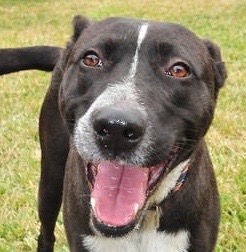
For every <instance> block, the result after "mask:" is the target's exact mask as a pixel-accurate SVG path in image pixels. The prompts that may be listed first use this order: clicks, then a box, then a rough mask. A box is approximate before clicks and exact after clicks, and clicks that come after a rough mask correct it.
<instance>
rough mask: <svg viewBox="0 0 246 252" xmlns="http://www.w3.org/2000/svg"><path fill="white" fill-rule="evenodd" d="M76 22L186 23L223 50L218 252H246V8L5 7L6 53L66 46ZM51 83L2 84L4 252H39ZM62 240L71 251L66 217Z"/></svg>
mask: <svg viewBox="0 0 246 252" xmlns="http://www.w3.org/2000/svg"><path fill="white" fill-rule="evenodd" d="M76 14H82V15H85V16H88V17H91V18H92V19H95V20H100V19H102V18H104V17H107V16H130V17H138V18H144V19H151V20H159V21H171V22H176V23H181V24H183V25H185V26H187V27H189V28H190V29H191V30H193V31H194V32H196V33H197V34H198V35H199V36H201V37H205V38H209V39H211V40H213V41H215V42H216V43H217V44H219V45H220V47H221V48H222V52H223V58H224V61H225V62H226V65H227V68H228V80H227V82H226V85H225V87H224V88H223V89H222V91H221V93H220V97H219V100H218V106H217V110H216V113H215V118H214V121H213V125H212V126H211V128H210V131H209V133H208V135H207V137H206V138H207V142H208V145H209V149H210V152H211V155H212V159H213V163H214V167H215V171H216V176H217V181H218V186H219V191H220V195H221V206H222V218H221V225H220V233H219V239H218V243H217V247H216V252H220V251H221V252H227V251H228V252H232V251H235V252H244V251H246V242H245V241H246V223H245V222H246V220H245V219H246V145H245V142H246V86H245V81H244V79H243V78H244V74H245V69H244V64H245V63H246V60H245V56H246V29H245V24H246V2H245V0H216V1H212V0H208V1H203V0H197V1H195V0H194V1H192V0H185V1H182V0H172V1H171V0H170V1H168V0H165V1H164V0H152V1H150V0H149V1H144V0H131V1H130V0H125V1H123V0H122V1H113V0H93V1H89V0H80V1H78V0H70V1H67V0H29V1H26V0H0V47H2V48H4V47H21V46H30V45H56V46H65V44H66V41H67V40H68V39H69V37H70V35H71V31H72V28H71V20H72V17H73V16H74V15H76ZM49 80H50V74H49V73H44V72H39V71H27V72H21V73H15V74H12V75H5V76H2V77H0V174H1V176H0V252H6V251H11V252H12V251H34V250H35V247H36V237H37V234H38V230H39V221H38V217H37V210H36V209H37V197H36V195H37V189H38V180H39V170H40V168H39V167H40V164H39V162H40V149H39V139H38V115H39V110H40V107H41V104H42V99H43V97H44V95H45V92H46V89H47V87H48V83H49ZM56 236H57V243H56V251H68V248H67V245H66V239H65V234H64V229H63V221H62V217H61V216H60V217H59V220H58V223H57V228H56ZM201 252H202V251H201Z"/></svg>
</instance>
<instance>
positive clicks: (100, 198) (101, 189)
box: [85, 148, 177, 229]
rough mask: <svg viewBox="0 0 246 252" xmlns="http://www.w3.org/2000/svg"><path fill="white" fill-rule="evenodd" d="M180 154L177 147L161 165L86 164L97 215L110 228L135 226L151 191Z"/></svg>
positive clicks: (99, 220) (93, 206) (93, 207)
mask: <svg viewBox="0 0 246 252" xmlns="http://www.w3.org/2000/svg"><path fill="white" fill-rule="evenodd" d="M176 156H177V148H173V149H172V151H171V152H170V153H169V155H168V158H167V159H166V160H165V161H164V162H161V163H160V164H158V165H155V166H150V167H139V166H135V165H128V164H122V163H121V162H117V161H100V162H88V163H86V164H85V165H86V174H87V180H88V182H89V187H90V190H91V207H92V213H93V216H94V218H95V219H96V221H97V222H98V223H100V225H104V226H107V227H108V228H121V229H122V228H124V227H126V226H132V224H133V226H134V224H136V223H137V220H138V219H139V217H140V216H141V210H143V208H144V206H145V205H146V202H147V200H148V198H149V196H150V195H151V193H152V192H153V191H154V190H155V189H156V188H157V187H158V184H159V182H160V181H161V180H162V178H163V177H164V176H165V174H167V173H168V170H169V169H170V167H171V165H172V163H173V161H174V160H175V158H176Z"/></svg>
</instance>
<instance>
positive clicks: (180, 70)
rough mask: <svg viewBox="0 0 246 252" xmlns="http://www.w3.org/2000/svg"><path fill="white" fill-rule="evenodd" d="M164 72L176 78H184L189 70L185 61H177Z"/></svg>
mask: <svg viewBox="0 0 246 252" xmlns="http://www.w3.org/2000/svg"><path fill="white" fill-rule="evenodd" d="M166 74H167V75H170V76H173V77H176V78H185V77H187V76H188V75H189V74H190V70H189V67H188V66H187V65H186V64H185V63H183V62H179V63H175V64H174V65H172V66H171V67H170V68H169V69H168V71H166Z"/></svg>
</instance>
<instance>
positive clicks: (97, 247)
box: [84, 230, 189, 252]
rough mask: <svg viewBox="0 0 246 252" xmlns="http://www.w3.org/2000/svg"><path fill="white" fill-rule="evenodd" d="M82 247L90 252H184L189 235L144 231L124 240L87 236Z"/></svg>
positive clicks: (134, 233) (180, 232) (185, 232)
mask: <svg viewBox="0 0 246 252" xmlns="http://www.w3.org/2000/svg"><path fill="white" fill-rule="evenodd" d="M84 245H85V246H86V247H87V248H88V249H89V251H90V252H104V251H107V252H115V251H117V252H186V251H187V249H188V247H189V233H188V232H187V231H183V230H181V231H179V232H177V233H176V234H167V233H165V232H156V231H144V232H143V233H140V232H133V233H131V234H129V235H128V236H127V237H124V238H105V237H98V236H87V237H85V238H84Z"/></svg>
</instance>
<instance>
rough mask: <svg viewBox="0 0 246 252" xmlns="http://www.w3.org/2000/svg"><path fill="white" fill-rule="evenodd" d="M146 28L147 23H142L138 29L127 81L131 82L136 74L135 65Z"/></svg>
mask: <svg viewBox="0 0 246 252" xmlns="http://www.w3.org/2000/svg"><path fill="white" fill-rule="evenodd" d="M147 30H148V24H144V25H142V26H141V27H140V29H139V34H138V42H137V48H136V52H135V55H134V58H133V62H132V65H131V69H130V71H129V76H128V78H127V79H128V81H129V80H131V81H132V82H134V77H135V75H136V71H137V65H138V54H139V50H140V48H141V45H142V42H143V40H144V38H145V36H146V34H147Z"/></svg>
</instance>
